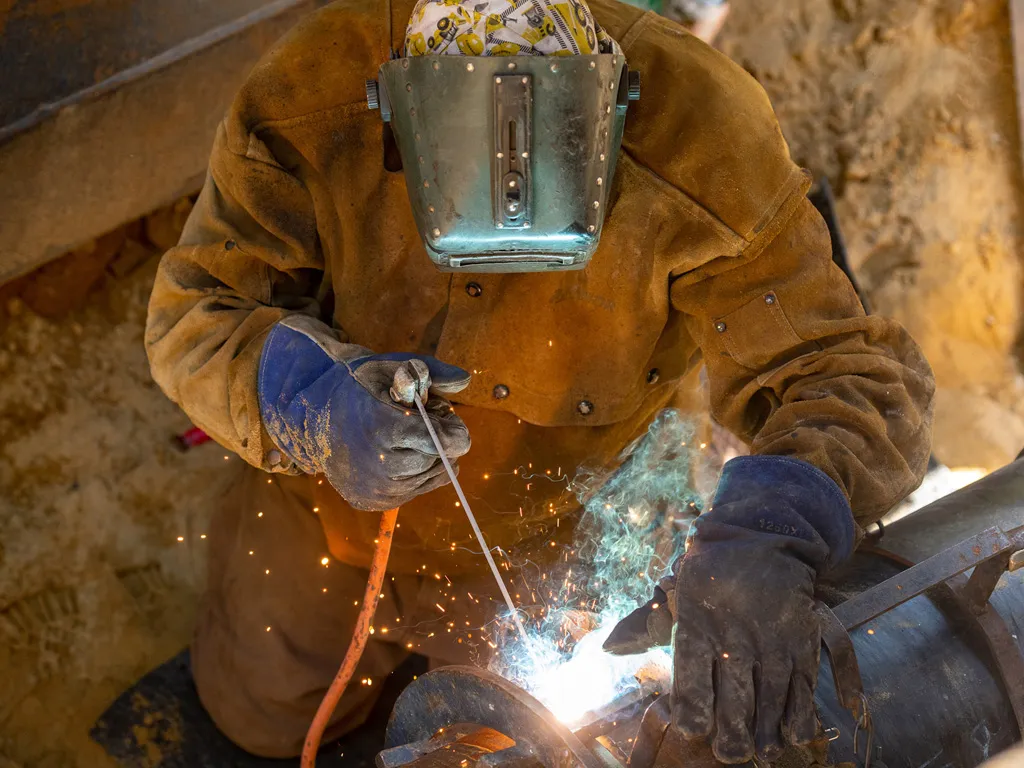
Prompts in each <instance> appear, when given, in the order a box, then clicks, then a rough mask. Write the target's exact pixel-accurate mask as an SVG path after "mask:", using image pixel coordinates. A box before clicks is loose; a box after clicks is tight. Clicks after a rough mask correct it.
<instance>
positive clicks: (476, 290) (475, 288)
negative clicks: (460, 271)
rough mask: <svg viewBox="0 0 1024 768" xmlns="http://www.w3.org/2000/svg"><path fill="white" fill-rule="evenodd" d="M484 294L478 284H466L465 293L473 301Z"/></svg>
mask: <svg viewBox="0 0 1024 768" xmlns="http://www.w3.org/2000/svg"><path fill="white" fill-rule="evenodd" d="M483 292H484V289H483V288H482V287H481V285H480V283H466V293H468V294H469V295H470V296H472V297H473V298H474V299H475V298H476V297H477V296H479V295H480V294H481V293H483Z"/></svg>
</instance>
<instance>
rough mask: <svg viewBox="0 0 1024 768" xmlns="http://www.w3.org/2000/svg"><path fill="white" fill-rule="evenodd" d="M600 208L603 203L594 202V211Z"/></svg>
mask: <svg viewBox="0 0 1024 768" xmlns="http://www.w3.org/2000/svg"><path fill="white" fill-rule="evenodd" d="M600 207H601V201H600V200H595V201H594V210H595V211H596V210H597V209H598V208H600Z"/></svg>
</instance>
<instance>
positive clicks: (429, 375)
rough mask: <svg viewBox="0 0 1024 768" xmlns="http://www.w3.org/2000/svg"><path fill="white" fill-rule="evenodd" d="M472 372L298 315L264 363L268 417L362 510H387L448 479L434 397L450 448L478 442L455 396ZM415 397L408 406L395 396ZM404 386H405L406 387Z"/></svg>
mask: <svg viewBox="0 0 1024 768" xmlns="http://www.w3.org/2000/svg"><path fill="white" fill-rule="evenodd" d="M469 380H470V375H469V373H467V372H466V371H464V370H462V369H461V368H457V367H456V366H454V365H447V364H445V363H442V362H440V361H439V360H436V359H435V358H433V357H427V356H423V355H410V354H387V355H375V354H373V353H371V352H370V351H369V350H367V349H365V348H363V347H358V346H355V345H351V344H342V343H341V342H339V341H338V340H337V339H336V337H335V336H334V334H333V333H331V332H330V331H329V329H327V327H326V326H324V325H323V324H321V323H319V322H317V321H315V320H312V319H311V318H308V317H305V316H292V317H289V318H286V319H285V320H284V321H282V322H280V323H278V324H277V325H275V326H274V327H273V329H271V331H270V334H269V336H268V337H267V340H266V342H265V343H264V346H263V353H262V356H261V358H260V369H259V399H260V410H261V415H262V417H263V424H264V426H265V428H266V430H267V432H268V433H269V434H270V436H271V438H272V439H273V441H274V442H275V443H276V444H277V446H278V447H279V448H280V449H281V450H282V451H284V452H285V453H287V454H288V456H289V457H290V458H291V459H292V460H293V461H294V462H295V464H297V465H298V466H299V467H300V468H301V469H302V470H303V471H305V472H307V473H310V474H313V473H322V474H324V475H325V476H326V477H327V480H328V481H329V482H330V483H331V485H332V486H334V488H335V490H337V491H338V493H340V494H341V496H342V497H343V498H344V499H345V501H347V502H348V503H349V504H351V505H352V506H353V507H356V508H357V509H366V510H375V511H380V510H385V509H391V508H394V507H398V506H401V505H402V504H404V503H406V502H407V501H409V500H411V499H413V498H415V497H416V496H419V495H420V494H423V493H426V492H427V491H431V490H433V489H435V488H437V487H439V486H441V485H444V484H445V483H447V482H449V480H448V476H447V474H446V472H445V470H444V466H443V465H442V464H441V460H440V457H439V456H438V453H437V450H436V448H435V447H434V443H433V441H432V440H431V438H430V434H429V432H428V431H427V427H426V424H424V423H423V419H422V417H421V416H420V413H419V411H418V410H417V408H416V407H415V406H414V405H412V404H411V402H409V401H410V400H411V399H412V392H413V391H414V390H415V391H417V392H418V394H419V395H420V397H421V399H422V400H423V402H424V405H425V406H426V409H427V412H428V414H429V416H430V420H431V422H432V424H433V426H434V430H435V431H436V432H437V435H438V437H439V438H440V441H441V445H442V446H443V448H444V450H445V453H446V454H447V455H448V457H449V459H450V460H451V461H452V465H453V467H454V468H455V469H456V470H457V468H458V464H457V461H456V459H457V458H458V457H459V456H463V455H465V454H466V452H467V451H469V446H470V440H469V430H468V429H467V428H466V425H465V424H464V423H463V422H462V419H460V418H459V417H458V416H456V415H455V413H454V411H453V410H452V407H451V404H450V403H449V402H448V401H447V400H444V399H443V398H441V397H436V396H431V397H429V399H428V391H429V392H430V393H455V392H459V391H461V390H463V389H465V388H466V386H467V385H468V384H469ZM392 389H396V392H395V394H396V396H397V397H398V398H399V399H400V400H403V401H405V402H406V403H409V404H408V405H404V404H402V403H400V402H396V401H395V399H394V398H393V397H392ZM399 390H404V393H403V392H401V391H399Z"/></svg>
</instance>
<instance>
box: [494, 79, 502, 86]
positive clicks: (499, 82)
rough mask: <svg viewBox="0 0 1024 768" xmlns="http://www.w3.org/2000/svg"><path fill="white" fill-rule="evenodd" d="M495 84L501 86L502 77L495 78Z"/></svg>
mask: <svg viewBox="0 0 1024 768" xmlns="http://www.w3.org/2000/svg"><path fill="white" fill-rule="evenodd" d="M494 82H496V83H498V84H499V85H501V78H500V77H496V78H494Z"/></svg>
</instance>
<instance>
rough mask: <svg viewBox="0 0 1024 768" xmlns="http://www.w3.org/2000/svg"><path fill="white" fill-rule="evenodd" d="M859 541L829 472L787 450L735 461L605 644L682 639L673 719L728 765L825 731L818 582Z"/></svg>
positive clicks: (769, 756)
mask: <svg viewBox="0 0 1024 768" xmlns="http://www.w3.org/2000/svg"><path fill="white" fill-rule="evenodd" d="M854 541H855V529H854V523H853V513H852V512H851V510H850V505H849V503H848V502H847V500H846V496H845V495H844V494H843V492H842V490H840V488H839V486H838V485H837V484H836V483H835V482H834V481H833V480H832V479H831V478H830V477H829V476H828V475H826V474H825V473H824V472H822V471H821V470H819V469H817V468H816V467H814V466H812V465H810V464H808V463H806V462H804V461H800V460H798V459H793V458H788V457H783V456H744V457H741V458H737V459H733V460H732V461H730V462H728V463H727V464H726V465H725V467H724V469H723V471H722V477H721V480H720V481H719V484H718V490H717V492H716V494H715V500H714V503H713V504H712V506H711V508H710V509H709V510H708V511H707V512H705V513H704V514H702V515H701V516H700V517H698V518H697V519H696V520H695V521H694V524H693V527H692V528H691V531H690V539H689V543H688V547H687V549H686V552H685V554H683V555H682V556H681V557H680V558H679V559H678V560H677V561H676V563H675V564H674V566H673V569H672V576H671V577H668V578H667V579H665V580H663V581H662V584H661V587H660V588H659V589H658V590H657V593H658V594H656V596H655V598H654V599H653V600H652V601H651V602H649V603H647V605H645V606H643V607H641V608H639V609H637V610H636V611H634V612H633V613H632V614H630V615H629V616H627V617H626V618H625V619H623V621H621V622H620V623H619V624H618V625H617V626H616V627H615V629H614V630H613V631H612V633H611V635H609V637H608V640H607V641H606V642H605V649H606V650H608V651H611V652H612V653H619V654H622V653H638V652H640V651H643V650H646V649H647V648H650V647H652V646H654V645H664V644H667V643H668V642H669V641H671V642H672V643H673V645H674V671H673V684H672V722H673V724H674V725H675V726H676V727H678V728H679V729H680V730H681V731H682V733H683V735H684V736H685V737H686V738H689V739H698V738H702V739H703V738H709V737H710V739H711V748H712V751H713V752H714V755H715V757H716V758H718V759H719V760H720V761H722V762H724V763H744V762H746V761H748V760H750V759H751V758H752V757H753V756H754V754H755V752H756V754H757V755H758V756H759V757H761V758H763V759H765V760H769V761H770V760H773V759H775V758H776V757H778V755H779V753H780V752H781V751H782V749H783V748H784V747H785V745H786V744H787V743H792V744H805V743H807V742H809V741H811V740H813V739H814V736H815V731H816V729H817V718H816V712H815V708H814V687H815V685H816V683H817V676H818V655H819V652H820V647H821V639H820V638H821V632H820V626H819V623H818V618H817V615H816V614H815V610H814V585H815V581H816V579H817V576H818V575H819V574H821V573H824V572H825V571H827V570H829V569H830V568H832V567H834V566H835V565H838V564H839V563H840V562H842V561H843V560H845V559H846V558H848V557H849V556H850V554H851V552H852V550H853V545H854ZM655 605H657V607H654V606H655ZM666 608H669V609H670V610H666ZM670 611H671V613H672V614H673V616H672V617H670V616H668V615H666V614H668V613H669V612H670ZM673 624H674V628H675V634H674V637H672V636H671V628H672V626H673Z"/></svg>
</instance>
